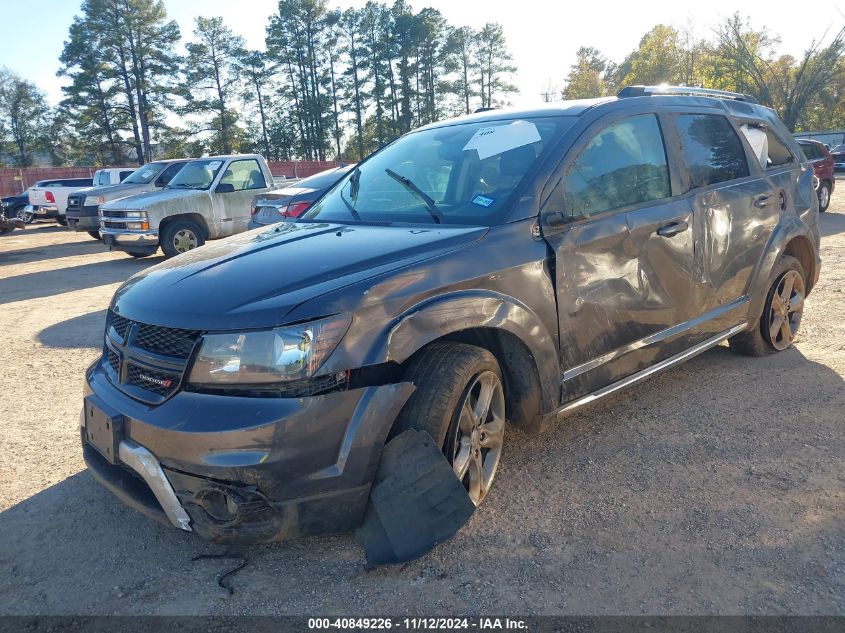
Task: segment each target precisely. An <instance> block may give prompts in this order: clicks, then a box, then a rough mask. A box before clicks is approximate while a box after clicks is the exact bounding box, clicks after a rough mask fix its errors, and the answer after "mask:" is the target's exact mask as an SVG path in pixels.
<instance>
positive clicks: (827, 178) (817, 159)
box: [798, 138, 836, 213]
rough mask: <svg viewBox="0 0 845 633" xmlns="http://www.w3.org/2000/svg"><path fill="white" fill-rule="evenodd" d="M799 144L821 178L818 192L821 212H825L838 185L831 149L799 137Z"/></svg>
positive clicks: (817, 175)
mask: <svg viewBox="0 0 845 633" xmlns="http://www.w3.org/2000/svg"><path fill="white" fill-rule="evenodd" d="M798 144H799V145H800V146H801V149H803V150H804V156H806V157H807V160H808V161H810V164H811V165H812V166H813V171H814V172H815V174H816V178H818V179H819V186H818V187H817V188H816V193H817V194H818V196H819V212H821V213H824V212H825V211H827V208H828V207H829V206H830V194H832V193H833V187H834V186H835V185H836V175H835V173H834V172H835V170H836V164H835V163H834V161H833V156H831V155H830V150H828V149H827V147H826V146H825V145H824V144H823V143H819V142H818V141H811V140H810V139H803V138H802V139H798Z"/></svg>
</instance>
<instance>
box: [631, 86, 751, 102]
mask: <svg viewBox="0 0 845 633" xmlns="http://www.w3.org/2000/svg"><path fill="white" fill-rule="evenodd" d="M654 95H675V96H682V95H686V96H691V97H715V98H717V99H733V100H734V101H747V102H748V103H757V99H755V98H754V97H752V96H751V95H747V94H742V93H741V92H728V91H727V90H711V89H710V88H691V87H688V86H667V85H662V84H661V85H659V86H628V87H627V88H623V89H622V90H621V91H620V92H619V94H618V95H616V96H617V97H619V98H620V99H624V98H625V97H651V96H654Z"/></svg>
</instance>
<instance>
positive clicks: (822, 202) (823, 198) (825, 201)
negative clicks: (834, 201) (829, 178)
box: [817, 180, 830, 213]
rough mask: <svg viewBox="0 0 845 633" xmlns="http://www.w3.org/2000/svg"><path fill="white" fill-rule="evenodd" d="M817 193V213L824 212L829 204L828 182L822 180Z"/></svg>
mask: <svg viewBox="0 0 845 633" xmlns="http://www.w3.org/2000/svg"><path fill="white" fill-rule="evenodd" d="M817 193H818V196H819V213H824V212H825V211H827V208H828V207H829V206H830V183H829V182H826V181H824V180H823V181H822V182H821V184H820V185H819V190H818V192H817Z"/></svg>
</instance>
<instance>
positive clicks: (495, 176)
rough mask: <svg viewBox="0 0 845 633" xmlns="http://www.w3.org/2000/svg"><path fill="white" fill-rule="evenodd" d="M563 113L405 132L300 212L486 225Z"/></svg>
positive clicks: (564, 122)
mask: <svg viewBox="0 0 845 633" xmlns="http://www.w3.org/2000/svg"><path fill="white" fill-rule="evenodd" d="M569 119H571V117H555V118H551V117H549V118H538V119H519V120H504V121H485V122H479V123H464V124H459V125H452V126H449V127H441V128H433V129H429V130H422V131H420V132H414V133H412V134H408V135H407V136H404V137H402V138H400V139H399V140H397V141H396V142H395V143H393V144H392V145H389V146H388V147H386V148H385V149H384V150H382V151H381V152H379V153H377V154H375V155H374V156H373V157H372V158H370V159H368V160H367V161H366V162H364V163H362V164H361V166H360V167H359V168H355V169H352V171H350V173H349V174H348V175H347V176H346V177H345V178H343V180H341V182H340V184H339V185H338V186H336V187H335V188H334V189H332V190H331V191H330V192H329V193H328V194H327V195H326V196H324V197H323V198H322V199H321V200H320V201H319V202H318V203H317V204H316V205H314V206H313V207H312V208H311V209H310V210H309V211H308V212H307V213H306V214H304V215H303V216H302V217H303V219H305V220H319V221H330V222H338V221H340V222H379V223H391V222H410V223H426V224H432V223H435V224H465V225H473V226H493V225H495V224H496V223H497V222H499V221H501V220H502V218H503V217H504V215H505V213H506V212H507V210H508V205H507V202H508V200H509V199H510V197H511V194H512V193H513V192H514V190H515V189H516V188H517V187H518V186H519V184H520V183H521V182H522V180H523V179H524V178H525V175H526V174H527V173H528V171H529V169H531V167H532V166H533V165H534V164H535V163H536V162H537V160H538V158H539V157H540V156H541V155H542V153H543V150H544V149H545V148H546V147H548V146H549V142H550V141H551V139H552V138H554V137H556V135H557V134H558V133H560V132H561V131H562V130H563V129H564V128H566V127H568V126H569V125H570V124H571V121H570V120H569Z"/></svg>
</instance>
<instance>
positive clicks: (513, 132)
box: [464, 121, 540, 160]
mask: <svg viewBox="0 0 845 633" xmlns="http://www.w3.org/2000/svg"><path fill="white" fill-rule="evenodd" d="M539 140H540V132H538V131H537V126H536V125H534V124H533V123H531V122H530V121H514V122H513V123H511V124H510V125H497V126H493V127H483V128H481V129H479V130H478V131H477V132H476V133H475V134H473V135H472V138H471V139H469V142H467V144H466V145H464V151H465V152H467V151H469V150H472V149H474V150H475V151H477V152H478V158H479V159H480V160H484V159H485V158H490V157H491V156H496V155H497V154H501V153H503V152H507V151H509V150H512V149H516V148H517V147H522V146H523V145H529V144H531V143H536V142H537V141H539Z"/></svg>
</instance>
